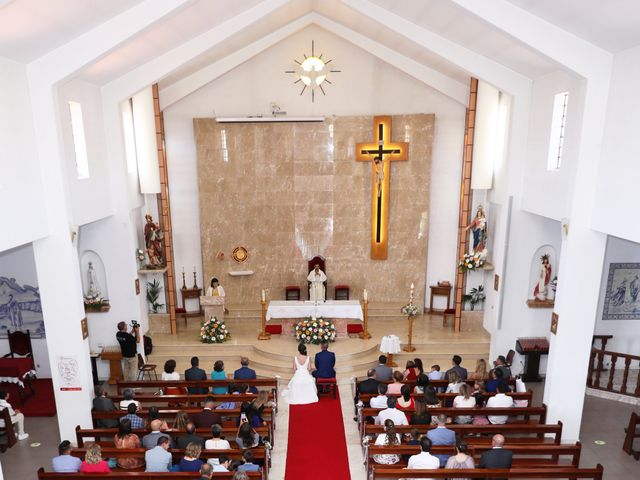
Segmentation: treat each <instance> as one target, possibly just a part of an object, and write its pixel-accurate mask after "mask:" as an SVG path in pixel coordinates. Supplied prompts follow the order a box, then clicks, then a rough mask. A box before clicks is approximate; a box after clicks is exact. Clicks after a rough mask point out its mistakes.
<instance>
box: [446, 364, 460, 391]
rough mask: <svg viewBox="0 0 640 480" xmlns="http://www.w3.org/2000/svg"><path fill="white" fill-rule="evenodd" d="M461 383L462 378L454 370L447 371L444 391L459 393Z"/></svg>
mask: <svg viewBox="0 0 640 480" xmlns="http://www.w3.org/2000/svg"><path fill="white" fill-rule="evenodd" d="M462 385H463V382H462V379H461V378H460V375H458V372H456V371H455V370H453V371H451V372H449V385H447V392H446V393H459V392H460V387H461V386H462Z"/></svg>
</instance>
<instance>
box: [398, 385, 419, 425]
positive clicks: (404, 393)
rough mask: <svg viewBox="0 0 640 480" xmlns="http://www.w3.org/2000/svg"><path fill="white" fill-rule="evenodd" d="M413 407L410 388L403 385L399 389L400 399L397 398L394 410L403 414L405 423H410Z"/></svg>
mask: <svg viewBox="0 0 640 480" xmlns="http://www.w3.org/2000/svg"><path fill="white" fill-rule="evenodd" d="M414 407H415V403H414V401H413V397H412V396H411V388H410V387H409V385H403V386H402V387H401V388H400V397H399V398H398V403H397V404H396V408H397V409H398V410H402V411H403V412H405V415H406V416H407V422H409V423H411V414H412V413H413V409H414Z"/></svg>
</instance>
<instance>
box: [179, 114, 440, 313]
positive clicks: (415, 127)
mask: <svg viewBox="0 0 640 480" xmlns="http://www.w3.org/2000/svg"><path fill="white" fill-rule="evenodd" d="M434 122H435V116H434V115H432V114H422V115H398V116H394V117H393V127H392V130H393V131H392V140H397V141H406V142H409V143H410V146H409V160H408V161H407V162H393V164H392V166H391V197H390V206H389V211H390V219H389V258H388V259H387V260H371V259H370V231H371V230H370V229H371V223H370V222H371V176H372V167H371V164H370V163H363V162H356V161H355V158H354V149H355V144H356V143H357V142H365V141H371V140H372V139H373V127H372V125H373V117H370V116H358V117H334V118H327V119H326V121H325V122H322V123H279V124H252V123H245V124H219V123H216V121H215V120H214V119H210V118H202V119H194V130H195V139H196V145H197V156H198V187H199V192H200V223H201V245H202V255H203V259H202V260H203V267H204V271H205V278H211V277H212V276H216V277H218V278H219V279H220V281H221V283H222V284H223V286H224V287H225V290H226V293H227V299H228V303H245V302H251V301H259V299H260V290H261V289H263V288H264V289H267V290H268V296H269V298H270V299H283V298H284V287H285V286H286V285H299V286H300V287H301V289H302V292H303V298H307V292H306V275H307V262H306V260H307V259H310V258H312V257H313V256H315V255H318V254H319V255H322V256H324V257H325V258H326V259H327V260H326V264H327V268H326V270H327V272H326V273H327V276H328V278H329V280H328V291H327V295H328V298H333V292H334V285H336V284H348V285H349V286H350V288H351V297H352V298H359V297H361V295H362V290H363V289H364V288H366V289H367V290H368V291H369V294H370V299H371V301H383V302H388V301H402V300H405V299H406V298H407V297H408V291H409V285H410V284H411V283H412V282H413V283H414V284H415V287H416V293H417V294H418V297H417V301H418V302H423V301H424V299H423V298H422V294H423V292H424V283H425V271H426V263H427V238H428V233H427V235H425V237H424V238H422V239H418V226H419V223H420V216H421V213H422V212H428V210H429V195H430V171H431V149H432V143H433V132H434ZM176 234H177V235H179V232H176ZM237 246H244V247H245V248H247V250H248V251H249V258H248V259H247V260H246V261H245V262H244V263H237V262H236V261H235V260H233V259H232V256H231V254H232V252H233V249H234V248H235V247H237ZM218 252H223V253H224V258H223V259H219V258H217V254H218ZM234 270H253V271H254V272H255V273H254V274H253V275H251V276H245V277H232V276H231V275H229V271H234Z"/></svg>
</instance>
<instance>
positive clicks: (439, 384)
mask: <svg viewBox="0 0 640 480" xmlns="http://www.w3.org/2000/svg"><path fill="white" fill-rule="evenodd" d="M365 380H366V378H356V392H357V391H358V387H359V386H360V382H364V381H365ZM475 382H476V381H475V380H465V381H464V383H466V384H467V385H469V386H470V387H473V384H474V383H475ZM506 382H507V384H508V385H509V386H513V385H515V384H516V381H515V379H514V378H510V379H509V380H507V381H506ZM382 383H386V384H391V383H393V380H385V381H384V382H382ZM402 383H403V384H404V385H409V386H410V387H411V389H412V390H413V387H415V386H416V381H415V380H406V381H404V382H402ZM429 385H430V386H431V387H435V388H436V389H438V388H445V389H446V388H447V386H448V385H449V382H448V381H447V380H429Z"/></svg>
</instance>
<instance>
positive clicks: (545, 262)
mask: <svg viewBox="0 0 640 480" xmlns="http://www.w3.org/2000/svg"><path fill="white" fill-rule="evenodd" d="M540 262H541V263H540V273H539V275H538V283H536V286H535V288H534V289H533V298H535V299H536V300H539V301H546V300H549V298H548V297H549V283H550V282H551V264H550V263H549V254H548V253H545V254H544V255H542V257H540Z"/></svg>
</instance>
